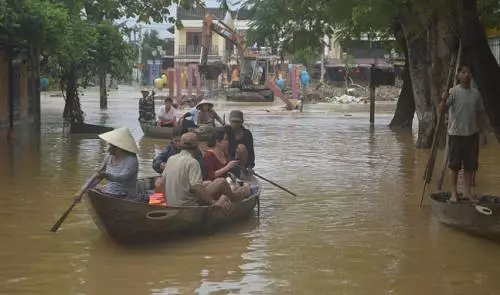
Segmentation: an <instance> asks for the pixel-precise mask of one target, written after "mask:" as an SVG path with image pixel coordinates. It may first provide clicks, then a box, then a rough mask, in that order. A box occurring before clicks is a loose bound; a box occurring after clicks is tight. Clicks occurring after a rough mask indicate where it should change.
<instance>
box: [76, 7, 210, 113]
mask: <svg viewBox="0 0 500 295" xmlns="http://www.w3.org/2000/svg"><path fill="white" fill-rule="evenodd" d="M172 4H179V5H181V6H183V7H184V8H190V7H193V6H197V5H203V2H202V1H201V0H148V1H136V0H107V1H91V0H85V1H84V2H83V7H82V8H83V9H84V11H85V15H86V18H87V20H88V21H89V22H91V23H93V24H101V23H102V22H104V21H106V22H108V23H109V24H112V23H113V22H114V21H116V20H118V19H120V18H124V17H126V18H136V19H137V20H138V21H141V22H145V23H149V22H150V21H151V20H153V21H155V22H159V23H162V22H168V23H174V24H176V25H178V26H180V25H181V24H180V23H179V22H178V21H177V20H176V19H175V17H173V16H171V15H170V10H169V9H168V7H170V6H171V5H172ZM104 32H106V33H107V34H109V33H110V32H111V31H110V28H109V27H108V28H107V29H106V30H105V31H100V33H104ZM98 40H99V42H101V41H102V42H104V43H108V41H106V37H105V35H104V36H102V37H101V38H99V39H98ZM117 41H118V40H116V39H115V43H116V42H117ZM115 45H117V47H116V49H124V50H125V53H126V54H128V50H126V49H125V48H124V47H123V46H122V45H120V44H118V43H116V44H115ZM99 48H102V49H104V48H106V47H104V46H99ZM98 55H99V57H101V59H100V60H101V61H104V60H105V59H106V58H107V59H108V60H107V61H106V64H118V63H120V61H122V60H123V59H121V58H120V54H118V55H114V54H112V55H110V54H107V53H104V52H102V53H100V54H98ZM116 57H118V59H116ZM123 66H124V65H121V66H120V68H123ZM114 69H116V68H113V67H106V66H105V65H102V66H100V67H99V71H98V76H99V81H100V83H99V84H100V94H101V95H100V105H101V108H106V107H107V91H106V83H105V81H106V74H107V73H109V71H110V70H114Z"/></svg>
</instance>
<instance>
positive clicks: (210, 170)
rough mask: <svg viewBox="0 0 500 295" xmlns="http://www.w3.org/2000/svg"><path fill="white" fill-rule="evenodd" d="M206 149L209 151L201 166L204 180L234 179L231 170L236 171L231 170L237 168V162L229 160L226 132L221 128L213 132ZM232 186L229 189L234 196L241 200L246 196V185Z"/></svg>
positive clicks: (235, 182)
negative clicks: (204, 176) (204, 173)
mask: <svg viewBox="0 0 500 295" xmlns="http://www.w3.org/2000/svg"><path fill="white" fill-rule="evenodd" d="M208 147H209V149H208V150H206V151H205V154H204V155H203V165H204V166H205V169H206V173H207V177H206V180H209V181H214V180H216V179H218V178H221V177H222V178H226V177H227V176H230V177H231V178H234V171H232V170H236V169H233V168H238V167H237V166H238V165H239V161H236V160H232V161H230V160H229V157H228V150H227V148H228V141H227V134H226V131H225V130H224V129H222V128H221V129H219V130H217V131H215V132H214V133H213V134H212V136H211V137H210V139H209V141H208ZM238 172H239V170H238ZM233 184H234V185H233V186H231V189H232V190H233V192H234V193H235V194H236V195H239V196H240V197H241V198H245V197H247V196H248V189H249V188H248V187H249V184H248V183H241V184H240V185H238V183H237V181H234V183H233Z"/></svg>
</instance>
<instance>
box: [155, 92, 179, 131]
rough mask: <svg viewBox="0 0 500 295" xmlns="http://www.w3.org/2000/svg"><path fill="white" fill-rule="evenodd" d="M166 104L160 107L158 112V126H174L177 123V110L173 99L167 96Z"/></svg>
mask: <svg viewBox="0 0 500 295" xmlns="http://www.w3.org/2000/svg"><path fill="white" fill-rule="evenodd" d="M164 102H165V104H164V105H163V106H161V107H160V111H159V112H158V126H161V127H173V126H176V125H177V116H178V115H177V110H176V109H175V108H174V107H173V106H172V103H173V101H172V99H171V98H170V97H168V96H167V97H166V98H165V100H164Z"/></svg>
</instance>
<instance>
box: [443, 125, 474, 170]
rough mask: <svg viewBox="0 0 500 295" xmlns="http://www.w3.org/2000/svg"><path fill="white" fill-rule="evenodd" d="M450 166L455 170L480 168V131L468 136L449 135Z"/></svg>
mask: <svg viewBox="0 0 500 295" xmlns="http://www.w3.org/2000/svg"><path fill="white" fill-rule="evenodd" d="M448 136H449V148H450V150H449V154H448V168H450V169H451V170H454V171H459V170H460V169H462V167H463V169H464V170H465V171H475V170H477V168H478V152H479V133H474V134H472V135H468V136H460V135H448Z"/></svg>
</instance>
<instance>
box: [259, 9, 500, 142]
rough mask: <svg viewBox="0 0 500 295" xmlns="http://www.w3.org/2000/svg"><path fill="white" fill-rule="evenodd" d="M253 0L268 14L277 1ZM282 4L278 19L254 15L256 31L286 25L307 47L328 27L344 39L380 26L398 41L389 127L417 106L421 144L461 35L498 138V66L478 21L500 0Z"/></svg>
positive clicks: (406, 119) (404, 122)
mask: <svg viewBox="0 0 500 295" xmlns="http://www.w3.org/2000/svg"><path fill="white" fill-rule="evenodd" d="M256 2H257V3H259V7H258V8H255V9H256V10H258V11H263V12H264V15H265V11H266V10H268V9H269V10H270V9H273V7H274V5H275V3H276V2H277V1H276V0H259V1H256ZM286 4H287V5H286V8H287V9H282V10H281V11H280V15H279V16H277V17H274V18H273V17H272V16H271V15H267V16H265V17H264V16H263V17H260V16H257V17H256V19H255V22H254V23H253V25H252V29H253V31H255V32H257V31H259V30H260V29H261V28H262V29H263V30H264V31H266V30H270V29H272V30H277V31H280V30H284V29H285V30H286V35H292V36H294V37H295V38H302V36H303V35H304V34H306V35H307V37H306V39H305V40H310V42H309V43H306V42H295V44H297V45H298V46H310V44H314V41H313V40H314V39H316V40H319V39H320V38H322V37H323V36H324V35H325V34H326V35H328V34H331V33H334V34H335V35H336V36H338V38H339V39H342V38H356V37H359V36H360V35H361V34H366V33H370V32H377V33H380V32H382V33H388V34H391V35H393V36H395V37H396V38H397V39H398V43H399V44H400V45H401V46H400V47H401V49H402V51H403V52H404V54H405V60H406V68H405V75H404V76H403V79H404V86H403V89H402V91H401V94H400V98H399V100H398V107H397V111H396V114H395V117H394V120H393V122H392V124H391V125H392V126H393V127H395V126H398V125H399V126H401V127H405V126H406V127H408V125H409V124H410V122H411V121H412V119H413V111H412V110H413V107H415V111H416V114H417V118H418V124H419V125H418V139H417V147H421V148H428V147H430V145H431V143H432V138H433V134H434V132H435V127H436V121H437V120H436V119H437V114H436V107H437V104H438V102H439V99H440V97H441V93H442V92H443V91H445V89H444V86H445V85H444V83H445V81H446V77H447V73H448V70H449V69H448V68H449V63H450V60H451V57H452V55H455V54H456V53H457V50H458V45H459V41H460V42H461V43H462V47H463V60H464V61H465V62H466V63H469V64H471V65H472V67H473V69H474V72H475V80H476V82H477V85H478V88H479V90H480V91H481V93H482V94H483V96H484V98H485V99H484V102H485V105H486V109H487V113H488V115H489V117H490V122H491V125H492V126H493V127H494V128H495V133H496V135H497V137H500V115H498V114H499V113H500V98H499V97H500V85H499V84H498V83H496V82H494V79H495V78H494V77H497V76H498V75H500V67H499V66H498V64H497V63H496V60H495V58H494V56H493V54H492V53H491V50H490V48H489V45H488V42H487V39H486V36H485V32H484V25H483V24H482V23H481V20H482V19H484V20H485V22H487V24H488V25H491V24H492V22H494V21H495V17H492V15H493V14H495V13H498V8H499V6H500V3H498V1H493V0H459V1H452V0H443V1H434V2H428V1H419V0H417V1H407V0H367V1H354V0H351V1H349V0H348V1H345V0H343V1H340V0H330V1H317V2H314V5H312V4H311V3H309V4H305V3H304V2H303V1H298V0H290V1H287V3H286ZM283 7H285V6H283ZM300 23H302V24H303V25H301V26H300V27H299V28H297V27H296V26H295V25H294V24H300ZM290 24H292V25H290ZM315 24H316V25H315ZM304 32H305V33H304ZM405 77H406V79H405ZM408 78H409V79H408ZM410 89H411V91H410ZM412 99H413V102H414V104H413V103H412V102H411V100H412Z"/></svg>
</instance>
